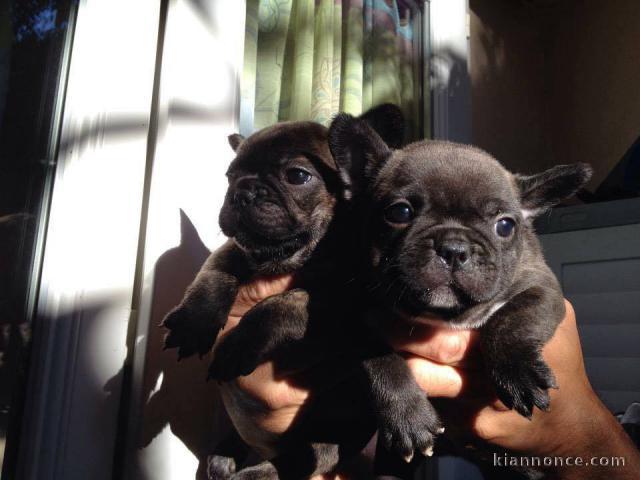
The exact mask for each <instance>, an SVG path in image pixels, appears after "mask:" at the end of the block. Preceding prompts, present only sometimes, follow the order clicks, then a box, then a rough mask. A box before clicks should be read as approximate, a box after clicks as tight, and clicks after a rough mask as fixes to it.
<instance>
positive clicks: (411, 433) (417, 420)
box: [378, 392, 444, 462]
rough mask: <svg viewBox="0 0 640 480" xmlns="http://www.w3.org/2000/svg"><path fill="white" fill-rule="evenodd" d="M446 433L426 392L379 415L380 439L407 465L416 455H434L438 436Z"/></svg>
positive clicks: (402, 400) (410, 397)
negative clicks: (435, 441)
mask: <svg viewBox="0 0 640 480" xmlns="http://www.w3.org/2000/svg"><path fill="white" fill-rule="evenodd" d="M442 432H444V428H443V427H442V423H441V422H440V418H439V417H438V414H437V413H436V411H435V409H434V408H433V405H431V402H429V400H428V399H427V396H426V395H425V394H424V393H422V392H412V394H411V395H409V396H407V397H406V398H401V399H398V400H397V401H396V402H394V404H393V405H391V406H390V408H386V409H385V411H384V412H379V413H378V435H379V437H380V439H381V440H382V442H383V445H384V446H385V448H386V449H387V450H389V451H394V452H397V453H398V454H400V456H402V458H404V460H405V461H406V462H410V461H411V460H412V459H413V456H414V452H415V451H418V452H420V453H421V454H422V455H425V456H428V457H430V456H431V455H433V445H434V439H435V436H436V435H438V434H440V433H442Z"/></svg>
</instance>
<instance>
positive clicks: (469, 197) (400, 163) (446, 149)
mask: <svg viewBox="0 0 640 480" xmlns="http://www.w3.org/2000/svg"><path fill="white" fill-rule="evenodd" d="M385 167H386V168H384V169H383V171H382V172H381V173H380V176H379V177H378V178H379V181H380V183H384V184H386V185H385V187H383V188H385V189H388V190H389V189H391V190H396V191H397V190H398V189H402V188H404V187H405V186H407V185H413V186H414V187H415V186H417V187H419V188H421V189H422V190H423V192H421V193H423V194H425V195H426V196H428V197H430V198H432V199H433V200H438V199H439V197H441V198H440V199H441V200H442V201H443V202H445V201H446V202H447V203H451V202H452V201H456V203H461V204H474V203H475V204H477V203H482V202H486V201H488V200H490V199H496V198H497V199H500V200H503V201H504V202H506V203H508V204H514V206H515V204H516V203H517V202H518V200H519V194H518V192H517V190H516V187H515V182H514V178H513V175H512V174H511V173H509V171H507V170H506V169H505V168H504V167H503V166H502V165H501V164H500V163H499V162H498V161H497V160H496V159H495V158H493V157H492V156H491V155H489V154H488V153H487V152H485V151H483V150H481V149H479V148H476V147H472V146H469V145H462V144H456V143H451V142H442V141H422V142H416V143H413V144H410V145H408V146H407V147H405V148H404V149H402V150H397V151H395V152H394V153H393V156H392V158H391V160H390V161H389V162H388V163H387V165H386V166H385ZM385 170H386V171H385Z"/></svg>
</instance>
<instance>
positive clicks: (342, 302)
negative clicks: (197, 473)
mask: <svg viewBox="0 0 640 480" xmlns="http://www.w3.org/2000/svg"><path fill="white" fill-rule="evenodd" d="M360 120H361V121H363V122H364V123H366V124H367V125H371V126H372V127H373V128H372V131H375V130H377V131H378V132H379V133H380V135H382V136H383V137H384V138H385V139H386V140H387V141H388V142H390V143H391V144H392V145H394V146H399V144H400V141H401V139H402V134H403V120H402V114H401V112H400V110H399V109H398V108H397V107H395V106H393V105H382V106H379V107H376V108H374V109H372V110H370V111H369V112H367V113H365V114H364V115H363V116H362V117H360ZM374 129H375V130H374ZM376 135H377V134H376ZM327 138H328V130H327V129H326V128H325V127H323V126H321V125H319V124H316V123H312V122H288V123H281V124H277V125H275V126H273V127H269V128H266V129H263V130H261V131H259V132H257V133H255V134H253V135H251V136H250V137H249V138H247V139H244V138H242V137H241V136H240V135H232V136H230V137H229V142H230V144H231V146H232V148H233V149H234V150H235V152H236V158H235V159H234V160H233V162H232V163H231V165H230V167H229V170H228V172H227V176H228V178H229V188H228V191H227V194H226V197H225V201H224V205H223V207H222V210H221V212H220V218H219V221H220V227H221V228H222V231H223V233H224V234H225V235H226V236H227V237H229V241H228V242H227V243H226V244H225V245H224V246H222V247H221V248H220V249H219V250H217V251H216V252H214V253H212V254H211V256H210V257H209V258H208V259H207V261H206V262H205V264H204V266H203V267H202V269H201V270H200V272H199V273H198V275H197V277H196V279H195V280H194V282H193V283H192V284H191V285H190V286H189V287H188V289H187V291H186V293H185V296H184V298H183V300H182V302H181V303H180V304H179V305H178V306H177V307H175V308H174V309H173V310H172V311H171V312H169V314H168V315H167V316H166V318H165V320H164V321H163V325H164V326H165V327H166V328H167V329H169V333H168V334H167V336H166V340H165V346H166V347H167V348H174V347H175V348H177V349H178V356H179V358H183V357H186V356H189V355H192V354H195V353H198V354H200V355H203V354H205V353H206V352H207V351H209V350H210V349H211V347H212V346H213V344H214V342H215V340H216V337H217V335H218V332H219V331H220V329H221V328H222V327H223V326H224V324H225V322H226V320H227V317H228V314H229V310H230V307H231V305H232V303H233V301H234V299H235V297H236V294H237V291H238V288H239V286H240V285H241V284H242V283H245V282H248V281H250V280H251V279H252V278H254V277H256V276H259V275H274V274H281V273H288V272H295V273H296V281H297V284H298V285H299V286H300V288H297V289H295V290H291V291H289V292H286V293H284V294H281V295H275V296H272V297H269V298H267V299H266V300H264V301H262V302H260V303H259V304H257V305H256V306H255V307H254V308H253V309H251V310H250V311H249V312H247V314H246V315H245V316H244V317H243V318H242V320H241V321H240V323H239V324H238V326H237V327H236V328H235V329H233V330H232V331H231V332H230V333H229V334H228V335H226V336H225V338H224V339H223V340H221V341H220V342H219V343H218V345H216V348H215V350H214V359H213V361H212V363H211V366H210V369H209V372H210V377H212V378H215V379H217V380H221V381H223V382H224V383H223V384H222V388H223V398H224V399H225V406H226V407H227V410H228V412H229V414H230V415H231V417H232V418H233V419H234V423H235V424H236V426H238V425H240V427H241V428H239V430H241V431H239V433H240V434H241V436H243V438H244V439H245V440H248V443H250V444H251V445H252V446H253V447H254V448H256V450H259V453H261V455H262V456H263V457H264V458H268V459H270V460H272V461H271V462H265V463H262V464H259V465H258V466H257V467H252V468H251V469H246V470H241V471H239V472H234V466H233V464H232V462H230V461H229V459H224V458H214V459H213V460H212V462H211V464H210V467H211V468H210V470H211V472H212V473H211V476H212V477H215V478H228V477H232V478H238V479H239V478H245V477H246V478H278V477H279V478H285V477H286V478H296V479H299V478H306V477H310V476H312V475H315V474H319V473H326V472H329V471H331V470H333V469H334V468H335V467H336V465H337V463H338V461H339V460H340V456H341V455H340V453H341V452H339V448H341V447H339V445H338V443H339V442H333V441H332V442H322V443H321V442H318V443H313V444H311V445H309V443H308V442H306V443H305V441H303V440H301V439H303V438H305V435H306V434H307V431H308V430H310V429H312V428H307V426H308V425H309V424H310V423H311V424H313V423H314V419H313V418H312V417H313V415H311V414H308V415H307V417H308V418H312V420H311V421H310V422H306V423H305V422H303V423H304V426H303V427H299V428H297V429H294V430H295V431H293V432H288V433H287V435H283V436H282V437H277V436H276V437H275V438H274V437H269V438H267V437H264V436H262V437H261V436H259V435H260V434H259V432H258V436H255V433H256V432H252V431H251V428H250V425H248V426H247V427H246V428H244V427H243V425H245V424H244V422H245V421H246V418H247V417H250V415H246V412H247V409H250V408H252V406H251V401H250V399H246V398H244V397H243V395H242V392H240V391H239V390H238V389H237V388H235V386H234V383H233V382H231V383H226V382H227V381H229V380H232V379H234V378H236V377H238V376H240V375H247V374H249V373H251V372H252V371H253V370H254V369H255V368H256V366H257V365H258V364H260V363H262V362H264V361H265V360H267V359H275V360H278V361H279V365H280V366H282V365H284V369H285V370H286V369H295V368H296V367H299V366H300V365H301V364H302V365H303V364H304V361H305V360H304V358H303V357H309V356H311V357H313V355H314V354H321V351H323V350H325V351H326V350H327V349H329V350H330V349H332V348H333V349H335V350H343V351H344V350H348V349H349V347H350V345H348V343H349V342H348V341H347V338H355V337H358V338H359V339H361V338H362V335H360V333H359V332H356V333H354V334H353V335H352V336H351V337H350V336H349V334H347V333H345V332H346V330H347V329H348V327H345V326H344V324H346V323H347V320H348V318H346V317H350V316H351V315H352V314H354V315H355V314H357V312H354V311H353V308H352V301H353V298H349V297H350V294H349V292H350V291H351V287H350V286H349V285H350V284H353V282H352V281H353V268H352V265H353V259H354V258H355V255H354V248H353V241H352V240H353V236H352V234H351V232H352V228H351V224H352V219H351V216H350V209H349V202H350V199H351V195H350V194H351V192H350V191H348V190H347V189H345V188H344V182H343V181H342V180H341V179H340V177H339V172H338V170H337V169H336V165H335V162H334V160H333V157H332V155H331V152H330V150H329V145H328V142H327ZM336 329H340V331H341V332H343V333H345V334H344V335H343V337H342V338H343V339H344V340H343V341H342V343H341V342H336V341H335V339H333V340H332V338H333V337H335V332H336ZM353 330H357V328H354V329H353ZM359 341H362V343H363V344H367V351H368V352H369V353H371V356H370V359H368V360H366V361H365V362H364V364H365V365H364V368H363V370H364V371H365V372H367V373H366V375H365V377H366V385H365V387H364V391H365V392H366V393H367V398H365V400H368V397H369V396H370V397H371V398H372V399H373V400H372V401H371V404H372V408H373V409H375V410H376V412H379V415H376V416H373V415H371V416H367V415H364V417H365V419H364V420H362V419H358V420H357V422H356V423H363V424H364V425H365V426H364V427H363V428H355V427H354V428H350V427H346V426H345V425H342V429H341V430H342V431H343V433H344V434H345V437H349V438H350V439H351V440H353V439H352V438H351V437H354V436H355V437H358V438H357V441H356V440H353V441H354V442H355V443H358V442H360V443H363V442H364V443H366V440H367V439H368V438H369V437H370V435H371V434H372V433H373V430H375V428H376V425H379V427H380V429H381V431H382V432H384V435H385V437H386V438H388V439H389V442H388V443H389V447H390V448H391V449H392V450H395V451H397V452H399V453H400V454H401V455H402V456H403V457H409V458H410V457H411V456H413V452H414V450H419V451H423V452H426V451H430V450H429V449H430V448H431V446H432V444H433V438H432V435H433V434H435V433H436V432H437V431H438V430H439V429H440V425H439V423H438V422H437V418H436V417H434V416H433V415H431V414H430V412H431V410H432V409H431V406H430V404H429V403H428V402H427V400H426V397H425V396H424V394H422V392H421V391H420V390H419V388H418V386H417V384H415V382H413V379H412V378H411V376H410V375H409V376H408V377H407V376H400V377H399V376H397V375H396V372H395V370H393V368H380V365H378V362H377V357H376V355H374V354H373V352H375V348H377V346H376V345H373V344H371V343H368V340H359ZM340 343H341V345H342V346H339V344H340ZM381 348H384V349H385V352H386V349H387V347H386V345H382V347H381ZM325 353H326V352H325ZM406 382H412V385H413V386H414V388H413V389H408V388H406V386H405V383H406ZM369 390H370V392H369ZM406 392H411V394H412V395H413V396H414V397H416V401H410V400H411V398H409V397H406V398H407V400H408V401H398V402H396V401H394V399H395V398H396V394H397V395H398V396H402V395H406ZM420 407H422V408H420ZM363 410H366V408H365V407H363ZM376 420H377V423H376ZM316 423H317V422H316ZM317 426H318V425H314V427H317ZM320 427H321V429H322V428H324V429H325V430H327V427H326V426H323V425H320ZM367 430H369V431H367ZM330 433H331V434H333V432H330ZM339 436H340V434H338V437H339ZM329 437H331V435H329ZM360 437H362V438H360ZM360 446H362V445H360ZM354 451H357V449H356V447H354Z"/></svg>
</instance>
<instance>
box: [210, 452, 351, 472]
mask: <svg viewBox="0 0 640 480" xmlns="http://www.w3.org/2000/svg"><path fill="white" fill-rule="evenodd" d="M339 457H340V456H339V451H338V445H333V444H326V443H317V444H311V445H304V446H300V447H296V448H291V449H287V450H286V452H285V453H283V454H282V455H280V456H278V457H276V458H274V459H273V460H272V461H264V462H262V463H259V464H257V465H254V466H252V467H246V468H243V469H241V470H239V471H237V472H235V473H234V472H233V467H231V468H228V461H227V460H228V459H226V458H225V457H212V463H210V465H213V466H214V468H212V469H210V470H209V471H208V474H209V480H301V479H305V478H311V477H313V476H315V475H321V474H324V473H329V472H331V471H332V470H334V469H335V468H336V466H337V465H338V462H339V459H340V458H339ZM214 464H215V465H214ZM218 467H222V468H218Z"/></svg>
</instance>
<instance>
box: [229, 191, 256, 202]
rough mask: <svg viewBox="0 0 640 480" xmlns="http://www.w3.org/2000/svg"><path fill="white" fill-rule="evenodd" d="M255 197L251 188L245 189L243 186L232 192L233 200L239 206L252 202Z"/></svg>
mask: <svg viewBox="0 0 640 480" xmlns="http://www.w3.org/2000/svg"><path fill="white" fill-rule="evenodd" d="M255 197H256V194H255V193H254V192H253V191H252V190H245V189H244V188H243V189H241V190H236V192H235V193H234V194H233V202H234V203H235V204H236V205H240V206H241V207H246V206H247V205H250V204H251V203H252V202H253V199H254V198H255Z"/></svg>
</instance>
